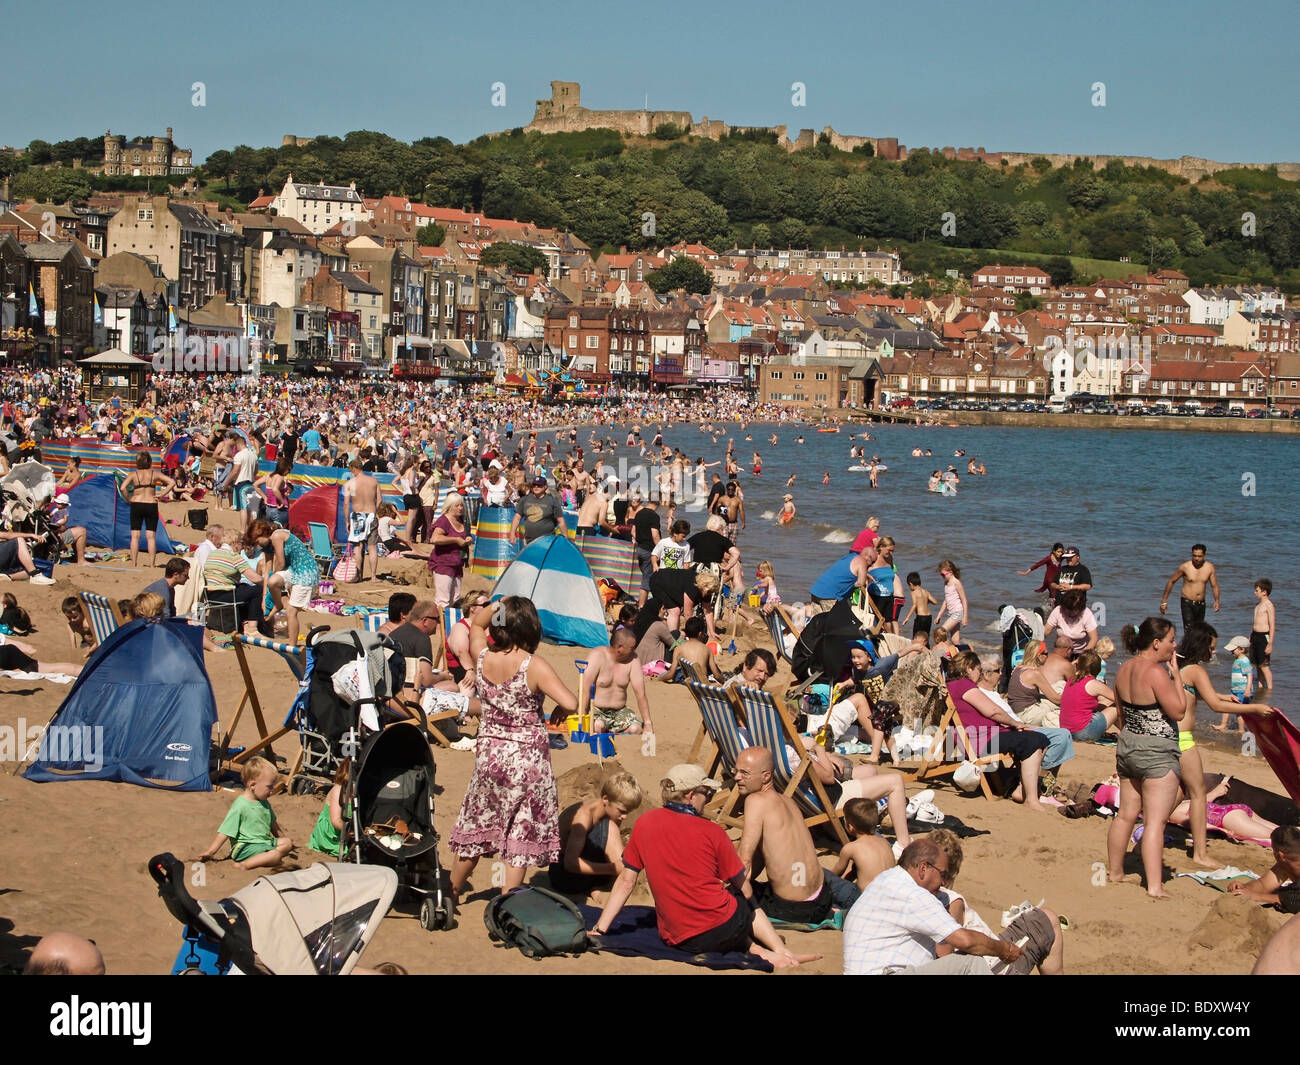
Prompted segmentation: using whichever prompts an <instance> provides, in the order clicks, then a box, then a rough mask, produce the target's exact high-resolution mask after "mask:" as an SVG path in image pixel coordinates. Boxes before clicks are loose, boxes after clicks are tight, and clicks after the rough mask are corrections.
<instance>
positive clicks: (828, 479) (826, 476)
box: [822, 470, 831, 484]
mask: <svg viewBox="0 0 1300 1065" xmlns="http://www.w3.org/2000/svg"><path fill="white" fill-rule="evenodd" d="M830 483H831V471H830V470H827V471H826V472H825V473H823V474H822V484H830Z"/></svg>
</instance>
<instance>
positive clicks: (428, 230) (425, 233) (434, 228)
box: [415, 222, 491, 251]
mask: <svg viewBox="0 0 1300 1065" xmlns="http://www.w3.org/2000/svg"><path fill="white" fill-rule="evenodd" d="M415 239H416V240H418V241H419V242H420V244H421V246H422V247H425V248H440V247H442V242H443V241H444V240H446V239H447V229H446V227H445V226H440V225H438V223H437V222H430V223H429V224H428V225H427V226H421V227H420V228H419V229H417V230H416V231H415ZM488 250H489V251H491V249H490V248H489V249H488Z"/></svg>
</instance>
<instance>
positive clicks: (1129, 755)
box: [1115, 729, 1182, 780]
mask: <svg viewBox="0 0 1300 1065" xmlns="http://www.w3.org/2000/svg"><path fill="white" fill-rule="evenodd" d="M1181 753H1182V752H1181V751H1179V749H1178V740H1177V739H1171V738H1169V737H1166V736H1139V735H1134V734H1133V733H1132V732H1129V731H1128V729H1125V730H1124V731H1123V732H1121V733H1120V734H1119V744H1118V745H1117V746H1116V749H1115V768H1116V770H1118V772H1119V775H1120V776H1121V777H1123V778H1124V779H1126V780H1159V779H1160V778H1161V777H1163V776H1164V775H1165V774H1166V773H1169V772H1170V771H1171V770H1172V771H1173V772H1174V773H1177V774H1178V777H1179V779H1180V780H1181V779H1182V772H1181V771H1180V769H1179V763H1178V757H1179V755H1180V754H1181Z"/></svg>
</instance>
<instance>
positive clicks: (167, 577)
mask: <svg viewBox="0 0 1300 1065" xmlns="http://www.w3.org/2000/svg"><path fill="white" fill-rule="evenodd" d="M189 579H190V564H189V562H187V561H186V560H185V559H183V558H169V559H168V560H167V567H166V569H164V570H163V575H162V577H161V578H160V579H159V580H156V581H154V582H153V584H151V585H149V587H148V588H146V589H145V591H146V592H154V593H156V594H157V595H160V596H162V599H163V602H164V603H166V604H167V606H166V608H165V609H164V611H163V617H165V618H174V617H175V616H176V594H175V589H176V586H177V585H178V584H184V583H185V582H186V581H187V580H189Z"/></svg>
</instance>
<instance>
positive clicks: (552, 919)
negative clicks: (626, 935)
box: [483, 887, 590, 958]
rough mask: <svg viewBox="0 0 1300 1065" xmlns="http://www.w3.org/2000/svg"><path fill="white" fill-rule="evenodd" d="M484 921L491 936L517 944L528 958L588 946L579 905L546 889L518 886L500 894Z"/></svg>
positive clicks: (488, 908)
mask: <svg viewBox="0 0 1300 1065" xmlns="http://www.w3.org/2000/svg"><path fill="white" fill-rule="evenodd" d="M483 923H484V924H485V925H487V930H488V935H489V936H490V937H491V938H492V939H494V940H497V941H499V942H502V943H505V944H506V946H510V947H518V948H519V950H520V951H521V952H522V953H523V954H524V956H525V957H528V958H549V957H550V956H551V955H552V954H581V953H582V952H583V951H585V950H586V949H587V948H588V946H589V945H590V944H589V943H588V941H587V922H586V921H585V920H583V917H582V913H581V911H580V910H579V909H578V907H577V906H575V905H574V904H573V903H572V902H570V901H569V900H568V899H566V898H565V897H564V896H563V895H557V894H555V892H553V891H547V890H546V889H545V888H535V887H521V888H516V889H515V890H514V891H512V892H510V893H509V894H508V895H499V896H498V897H497V898H495V899H493V900H492V901H491V902H489V903H488V906H487V909H486V910H484V911H483Z"/></svg>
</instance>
